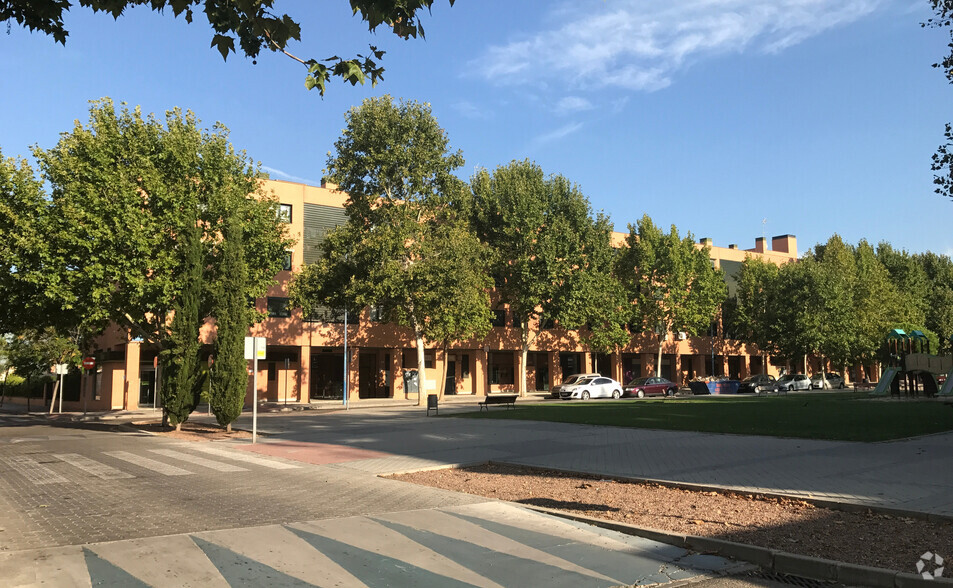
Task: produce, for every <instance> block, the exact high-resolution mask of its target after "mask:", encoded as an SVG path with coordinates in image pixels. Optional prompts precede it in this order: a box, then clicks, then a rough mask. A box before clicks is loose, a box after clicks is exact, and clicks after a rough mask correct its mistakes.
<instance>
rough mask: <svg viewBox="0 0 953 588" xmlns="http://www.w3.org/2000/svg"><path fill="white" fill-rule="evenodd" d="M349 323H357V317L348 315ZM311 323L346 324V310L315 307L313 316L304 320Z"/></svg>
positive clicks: (310, 315)
mask: <svg viewBox="0 0 953 588" xmlns="http://www.w3.org/2000/svg"><path fill="white" fill-rule="evenodd" d="M347 318H348V322H349V323H351V324H354V323H357V322H358V321H357V317H355V316H353V315H348V317H347ZM304 320H305V321H306V322H309V323H332V324H338V323H341V324H343V323H344V310H343V309H340V310H339V309H336V308H329V307H327V306H315V307H314V308H313V309H312V310H311V314H309V315H308V316H306V317H305V319H304Z"/></svg>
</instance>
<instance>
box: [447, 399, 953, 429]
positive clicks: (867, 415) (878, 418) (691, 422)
mask: <svg viewBox="0 0 953 588" xmlns="http://www.w3.org/2000/svg"><path fill="white" fill-rule="evenodd" d="M455 416H457V417H462V418H484V419H486V418H490V419H517V420H531V421H552V422H560V423H577V424H586V425H609V426H615V427H637V428H642V429H667V430H674V431H703V432H710V433H735V434H740V435H770V436H776V437H802V438H805V439H832V440H841V441H884V440H888V439H900V438H903V437H913V436H916V435H925V434H928V433H937V432H940V431H949V430H953V405H951V404H947V403H945V402H937V401H915V400H903V401H899V400H893V401H892V400H889V399H887V400H880V399H878V400H873V399H871V398H870V396H869V395H867V394H866V393H861V394H854V393H827V394H809V395H797V394H793V395H785V396H767V397H759V396H735V397H730V398H710V397H692V398H677V399H665V400H601V401H591V402H577V401H565V402H560V403H552V404H550V403H547V404H523V405H520V403H519V402H517V408H516V409H515V410H509V409H505V408H502V407H496V406H490V407H489V412H472V413H462V414H459V415H455Z"/></svg>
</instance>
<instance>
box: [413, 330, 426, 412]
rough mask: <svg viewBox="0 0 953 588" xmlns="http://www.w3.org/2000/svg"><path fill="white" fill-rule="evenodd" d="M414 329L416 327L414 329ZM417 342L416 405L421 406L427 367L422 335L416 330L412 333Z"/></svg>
mask: <svg viewBox="0 0 953 588" xmlns="http://www.w3.org/2000/svg"><path fill="white" fill-rule="evenodd" d="M415 330H416V329H415ZM414 339H415V341H416V342H417V406H423V398H424V391H425V390H426V388H427V385H426V384H427V376H426V374H427V368H426V361H425V360H424V336H423V334H422V333H421V332H420V331H419V330H417V331H416V332H415V333H414Z"/></svg>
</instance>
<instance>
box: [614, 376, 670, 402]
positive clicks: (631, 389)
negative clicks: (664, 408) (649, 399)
mask: <svg viewBox="0 0 953 588" xmlns="http://www.w3.org/2000/svg"><path fill="white" fill-rule="evenodd" d="M676 392H678V385H677V384H676V383H675V382H672V381H670V380H666V379H665V378H662V377H659V376H650V377H647V378H636V379H634V380H632V381H631V382H629V383H628V384H626V385H625V387H624V388H623V389H622V395H623V396H636V397H638V398H642V397H643V396H675V393H676Z"/></svg>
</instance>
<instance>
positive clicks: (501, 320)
mask: <svg viewBox="0 0 953 588" xmlns="http://www.w3.org/2000/svg"><path fill="white" fill-rule="evenodd" d="M490 324H491V325H493V326H494V327H505V326H506V311H505V310H494V311H493V318H491V319H490Z"/></svg>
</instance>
